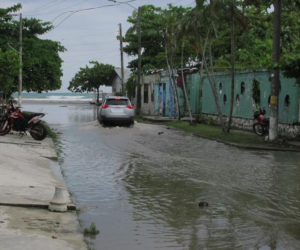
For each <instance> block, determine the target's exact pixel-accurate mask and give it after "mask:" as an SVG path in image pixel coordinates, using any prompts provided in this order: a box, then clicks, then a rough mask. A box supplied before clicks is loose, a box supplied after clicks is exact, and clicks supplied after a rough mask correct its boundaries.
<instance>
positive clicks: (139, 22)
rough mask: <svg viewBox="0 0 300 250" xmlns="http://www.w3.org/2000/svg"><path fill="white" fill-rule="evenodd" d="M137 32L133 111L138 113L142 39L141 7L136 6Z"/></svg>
mask: <svg viewBox="0 0 300 250" xmlns="http://www.w3.org/2000/svg"><path fill="white" fill-rule="evenodd" d="M137 29H138V30H137V33H138V46H139V48H138V81H137V85H136V86H135V99H134V100H135V107H136V109H135V112H136V113H139V111H140V105H138V103H139V102H138V92H139V91H138V90H139V89H140V87H141V68H142V56H141V51H142V39H141V7H139V8H138V16H137Z"/></svg>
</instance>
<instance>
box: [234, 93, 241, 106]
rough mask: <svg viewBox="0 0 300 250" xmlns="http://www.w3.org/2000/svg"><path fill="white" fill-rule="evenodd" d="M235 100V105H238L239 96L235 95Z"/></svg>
mask: <svg viewBox="0 0 300 250" xmlns="http://www.w3.org/2000/svg"><path fill="white" fill-rule="evenodd" d="M235 101H236V106H239V105H240V96H239V95H236V97H235Z"/></svg>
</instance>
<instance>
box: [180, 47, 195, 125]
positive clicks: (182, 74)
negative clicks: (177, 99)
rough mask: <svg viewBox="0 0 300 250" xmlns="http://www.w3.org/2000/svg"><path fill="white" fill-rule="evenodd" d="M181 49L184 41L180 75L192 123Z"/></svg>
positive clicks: (191, 118)
mask: <svg viewBox="0 0 300 250" xmlns="http://www.w3.org/2000/svg"><path fill="white" fill-rule="evenodd" d="M183 49H184V42H182V50H181V76H182V84H183V91H184V96H185V100H186V102H187V106H188V111H189V117H190V123H191V124H192V123H193V117H192V112H191V107H190V102H189V100H188V96H187V94H186V88H185V80H184V73H183Z"/></svg>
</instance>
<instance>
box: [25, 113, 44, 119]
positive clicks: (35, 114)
mask: <svg viewBox="0 0 300 250" xmlns="http://www.w3.org/2000/svg"><path fill="white" fill-rule="evenodd" d="M40 115H41V116H44V115H45V114H44V113H33V114H26V115H24V116H25V118H26V119H29V120H30V119H32V118H33V117H36V116H40Z"/></svg>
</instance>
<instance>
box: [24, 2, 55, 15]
mask: <svg viewBox="0 0 300 250" xmlns="http://www.w3.org/2000/svg"><path fill="white" fill-rule="evenodd" d="M56 1H58V0H54V1H52V2H50V3H47V4H44V5H42V6H40V7H38V8H35V9H32V10H28V11H24V12H23V13H28V12H29V13H30V12H33V11H36V10H41V9H43V7H46V6H48V5H51V4H52V3H55V2H56Z"/></svg>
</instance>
